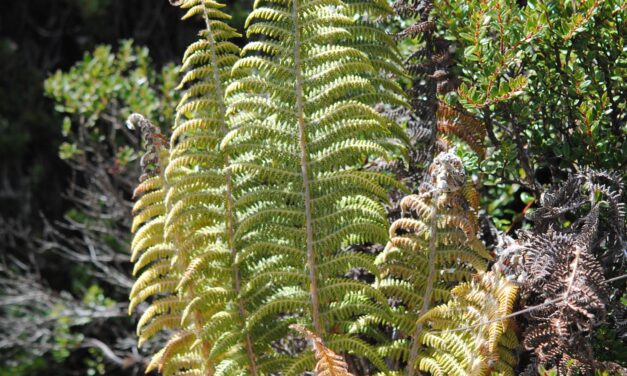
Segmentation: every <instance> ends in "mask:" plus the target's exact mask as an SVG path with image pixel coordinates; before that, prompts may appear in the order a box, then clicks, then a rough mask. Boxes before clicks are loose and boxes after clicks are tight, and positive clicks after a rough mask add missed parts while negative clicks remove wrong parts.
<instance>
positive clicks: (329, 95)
mask: <svg viewBox="0 0 627 376" xmlns="http://www.w3.org/2000/svg"><path fill="white" fill-rule="evenodd" d="M344 6H345V5H344V4H343V3H342V2H340V1H334V0H322V1H300V0H293V1H281V0H278V1H275V0H273V1H263V0H259V1H257V2H256V3H255V6H254V10H253V12H252V13H251V14H250V16H249V17H248V19H247V22H246V24H247V36H248V37H249V38H250V39H251V42H249V43H248V44H247V45H246V47H244V49H243V55H244V57H243V58H242V59H241V60H239V61H238V62H237V63H236V64H235V67H234V76H235V78H236V80H235V81H234V82H233V83H232V84H231V85H229V87H228V89H227V97H228V101H229V110H228V116H229V117H230V119H231V120H232V125H233V129H232V131H231V132H230V133H229V135H227V137H226V138H225V139H224V140H223V143H222V146H223V148H224V150H226V151H227V153H228V154H229V155H231V156H232V157H233V161H232V164H231V167H230V169H231V171H232V172H233V173H234V174H235V175H236V176H237V177H238V178H239V177H240V176H245V177H246V178H245V180H244V178H242V184H241V185H240V186H239V188H238V190H239V193H238V196H237V197H236V199H235V202H234V205H235V207H236V210H237V212H238V213H240V214H239V215H240V219H241V220H240V222H239V226H238V228H237V232H236V235H235V237H236V243H237V248H238V252H239V255H238V260H237V262H238V263H240V264H241V265H243V269H245V271H243V275H242V277H243V280H244V284H243V294H244V296H245V297H246V303H247V304H248V305H247V311H249V312H250V313H251V314H250V316H249V320H248V322H247V330H248V331H249V332H250V333H251V336H252V337H254V338H255V350H256V351H258V352H259V353H261V352H267V353H268V355H267V356H265V357H264V358H263V359H260V360H259V367H260V369H261V370H263V371H264V372H270V371H271V370H272V369H275V368H276V367H278V369H283V370H284V374H299V373H301V372H304V371H305V370H307V369H311V368H313V367H312V366H313V364H314V362H315V360H314V355H313V353H311V352H306V353H304V354H302V355H301V356H297V357H291V356H288V354H275V353H276V352H275V351H273V350H272V348H271V345H272V344H273V343H274V342H275V341H277V340H279V339H281V338H282V337H285V336H286V335H287V333H288V325H289V324H291V323H293V322H300V323H302V324H305V325H306V326H310V327H311V329H312V331H313V333H315V334H316V335H317V336H319V337H322V338H324V339H325V341H326V343H327V345H328V346H329V347H330V348H332V349H333V350H335V351H350V352H353V353H355V354H358V355H360V356H364V357H365V358H367V359H370V361H371V362H372V363H373V364H374V365H375V366H376V367H378V368H380V369H385V368H386V366H385V363H384V362H383V361H382V359H381V358H380V357H379V356H378V354H377V353H376V352H375V351H374V349H373V348H371V347H370V346H369V345H367V344H366V343H365V342H364V341H362V340H360V339H358V338H356V337H354V336H349V335H346V332H347V324H348V321H349V320H350V319H353V318H356V317H359V316H360V315H363V314H364V313H366V312H367V311H368V310H376V309H379V307H380V306H383V305H384V304H385V303H386V301H385V297H384V296H383V295H382V294H381V293H380V292H378V291H377V290H375V289H373V288H372V287H370V286H369V285H368V284H366V283H363V282H360V281H356V280H351V279H347V278H345V277H344V274H345V273H346V272H347V271H349V270H350V269H351V268H354V267H364V268H366V269H370V270H371V271H373V272H374V271H375V270H374V268H372V259H371V257H369V256H366V255H362V254H357V253H354V252H351V251H349V250H347V249H346V246H348V245H350V244H358V243H365V242H382V241H384V240H385V239H386V231H385V228H386V226H387V224H386V222H387V219H386V213H385V210H384V208H383V205H382V203H383V202H385V201H386V200H387V194H386V190H385V189H384V187H383V186H382V185H384V184H392V183H393V180H392V179H390V178H388V177H386V176H384V175H382V174H378V173H371V172H366V171H361V170H359V169H357V168H356V167H358V166H360V165H362V164H363V162H364V161H365V160H366V159H367V158H368V157H370V156H375V157H383V158H386V157H387V155H388V150H387V149H386V147H385V146H383V145H382V143H379V142H375V141H373V140H375V139H384V138H389V137H390V135H391V130H390V126H391V124H390V122H389V121H388V120H387V119H386V118H385V117H383V116H381V115H379V114H378V113H377V112H375V111H374V110H373V108H372V106H371V104H372V102H373V98H374V97H376V93H377V90H376V89H375V88H374V86H373V85H372V81H371V80H372V77H373V75H374V74H375V71H374V69H373V67H372V65H371V64H370V61H369V60H368V56H367V55H366V54H364V53H363V52H362V51H360V50H358V49H356V48H353V47H351V44H353V39H352V35H351V33H350V32H349V31H348V30H347V28H348V27H350V26H351V25H352V23H353V21H352V19H351V18H350V17H348V16H346V15H345V14H344V13H343V7H344ZM377 306H379V307H377Z"/></svg>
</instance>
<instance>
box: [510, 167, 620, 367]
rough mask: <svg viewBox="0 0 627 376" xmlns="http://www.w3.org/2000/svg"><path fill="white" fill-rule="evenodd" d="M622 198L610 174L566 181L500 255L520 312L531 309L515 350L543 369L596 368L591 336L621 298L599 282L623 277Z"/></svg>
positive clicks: (617, 178) (595, 173) (614, 289)
mask: <svg viewBox="0 0 627 376" xmlns="http://www.w3.org/2000/svg"><path fill="white" fill-rule="evenodd" d="M622 195H623V188H622V183H621V180H620V176H619V175H618V174H615V173H607V172H599V171H584V172H580V173H577V174H574V175H572V176H570V177H569V179H568V180H567V181H566V182H565V183H564V184H563V185H562V186H561V187H559V188H557V189H555V190H553V191H550V192H547V193H545V194H544V195H543V197H542V199H541V207H539V208H538V209H537V210H535V212H533V213H532V214H531V215H530V216H529V217H530V219H531V220H532V221H534V224H535V227H534V230H533V231H529V232H523V233H522V234H520V235H521V240H520V241H519V242H518V243H514V244H512V245H510V247H508V249H507V252H505V255H506V257H507V259H508V260H507V261H505V262H502V264H508V267H510V268H511V270H517V272H518V274H519V279H520V280H521V281H523V285H522V288H521V292H522V296H523V299H524V300H525V302H526V308H527V309H529V308H533V309H532V310H531V311H530V313H529V314H528V315H527V320H528V325H527V330H526V331H525V333H524V341H523V344H524V346H525V347H526V349H527V350H531V351H533V353H534V355H535V357H536V360H535V361H537V363H539V364H540V365H542V366H544V367H545V368H547V369H548V368H553V367H556V368H557V369H558V372H559V373H560V374H564V375H574V374H584V375H587V374H592V372H593V370H594V368H595V365H596V364H597V363H596V361H595V359H594V355H593V349H592V335H593V334H594V330H595V329H596V328H597V327H598V325H599V324H600V323H602V322H604V320H605V319H606V316H607V313H608V312H609V311H610V310H611V309H612V306H615V305H620V304H621V303H620V296H622V294H623V292H624V286H611V285H610V284H608V283H607V281H606V278H607V277H608V276H615V275H616V274H617V273H619V274H622V273H623V272H624V254H623V252H624V251H623V250H624V244H625V240H624V233H625V214H624V204H623V203H622V201H621V200H622ZM517 259H518V260H519V261H518V262H516V261H515V260H517ZM516 263H517V264H518V266H515V264H516ZM621 270H622V271H621ZM622 284H623V285H624V282H622ZM547 302H548V304H547ZM617 329H619V328H617ZM532 368H533V367H532ZM530 372H531V371H530Z"/></svg>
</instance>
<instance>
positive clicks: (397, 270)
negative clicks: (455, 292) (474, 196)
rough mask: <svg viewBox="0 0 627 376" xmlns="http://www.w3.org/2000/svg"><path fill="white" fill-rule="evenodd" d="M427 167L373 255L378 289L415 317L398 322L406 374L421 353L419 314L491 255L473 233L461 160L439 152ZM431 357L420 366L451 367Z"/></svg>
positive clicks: (474, 219)
mask: <svg viewBox="0 0 627 376" xmlns="http://www.w3.org/2000/svg"><path fill="white" fill-rule="evenodd" d="M429 173H430V180H429V181H428V182H427V183H425V184H424V185H423V186H422V187H421V193H419V194H415V195H410V196H407V197H405V198H404V199H403V200H401V204H400V207H401V209H402V211H403V213H404V217H403V218H401V219H398V220H397V221H395V222H394V223H393V224H392V225H391V226H390V241H389V243H388V245H387V246H386V248H385V250H384V251H383V252H382V253H381V254H379V255H378V256H377V260H376V263H377V264H378V265H380V268H381V272H382V274H383V277H384V278H383V279H382V280H381V281H378V282H377V285H378V287H379V289H381V290H382V291H383V292H384V293H386V295H387V296H388V297H390V298H393V299H394V300H396V301H398V302H399V304H400V305H399V307H404V309H399V310H397V311H396V312H397V314H400V315H403V316H406V317H410V318H411V319H412V320H413V323H414V324H413V325H412V327H411V328H402V330H404V335H406V336H408V337H409V338H411V342H407V344H408V345H409V346H410V349H409V357H408V366H407V369H408V374H410V375H413V374H414V373H415V368H414V365H419V364H420V363H419V362H418V359H419V358H420V356H422V355H420V354H419V353H420V351H421V342H420V341H421V338H423V336H424V331H423V322H422V321H418V319H419V318H420V317H422V316H423V315H425V314H426V313H427V311H428V310H429V309H430V308H431V307H432V306H433V304H437V303H441V302H445V301H447V300H448V299H449V298H450V293H449V291H450V290H449V289H450V286H451V285H455V284H458V283H460V282H463V281H464V280H467V279H468V278H469V277H470V275H471V274H472V273H473V272H475V271H477V270H485V269H486V268H487V260H489V259H490V254H489V253H488V251H487V250H486V249H485V247H484V246H483V244H482V243H481V241H479V240H478V239H477V237H476V234H477V230H478V220H477V217H476V212H475V211H472V210H470V209H471V205H470V203H469V202H468V201H467V200H466V198H465V194H464V193H465V191H466V190H467V189H464V187H465V183H466V179H465V172H464V168H463V165H462V163H461V160H460V159H459V158H458V157H457V156H454V155H452V154H450V153H442V154H440V155H439V156H438V157H436V158H435V159H434V162H433V164H432V165H431V167H430V169H429ZM397 322H399V323H400V322H402V321H401V320H397ZM399 329H401V328H399ZM407 329H410V330H409V331H407ZM430 362H431V361H425V363H424V367H429V368H432V369H431V371H433V372H435V373H441V372H444V374H446V372H449V371H451V372H452V371H453V370H452V369H448V371H446V370H445V371H443V370H440V369H436V368H433V367H434V366H433V365H431V363H430Z"/></svg>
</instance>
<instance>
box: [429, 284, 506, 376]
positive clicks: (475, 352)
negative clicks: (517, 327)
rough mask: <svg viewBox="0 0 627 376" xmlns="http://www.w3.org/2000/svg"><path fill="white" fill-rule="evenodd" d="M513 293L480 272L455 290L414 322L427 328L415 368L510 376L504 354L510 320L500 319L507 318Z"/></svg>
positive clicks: (462, 373) (431, 370) (445, 372)
mask: <svg viewBox="0 0 627 376" xmlns="http://www.w3.org/2000/svg"><path fill="white" fill-rule="evenodd" d="M517 291H518V287H517V286H516V285H515V284H514V283H513V282H510V281H508V280H507V279H505V278H504V277H502V276H499V275H497V274H495V273H494V272H489V273H483V272H480V273H479V274H477V275H476V276H475V277H474V278H473V280H472V281H471V282H466V283H463V284H461V285H458V286H457V287H455V288H454V289H453V290H452V291H451V294H452V299H451V300H450V301H449V302H448V303H447V304H444V305H440V306H437V307H434V308H432V309H431V310H429V311H428V312H427V313H426V314H424V315H423V316H422V317H420V319H419V322H422V323H425V324H427V325H428V327H429V328H430V329H427V330H426V332H424V335H423V337H422V339H421V341H422V343H423V344H424V345H425V349H424V350H423V351H424V354H425V355H420V356H419V361H418V362H419V363H418V368H419V369H420V370H422V371H426V372H433V371H435V373H441V372H444V374H458V375H464V376H465V375H477V376H479V375H495V374H498V375H513V374H514V369H513V367H514V366H515V365H516V359H515V358H514V357H512V355H511V352H510V351H509V349H511V347H512V343H511V339H512V338H514V339H515V338H516V336H515V333H514V328H513V326H512V321H511V319H501V318H504V317H507V316H508V315H509V314H511V312H512V307H513V304H514V301H515V300H516V297H517ZM514 346H515V344H514ZM503 350H506V351H503ZM501 355H504V358H503V359H501Z"/></svg>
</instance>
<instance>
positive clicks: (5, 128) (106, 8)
mask: <svg viewBox="0 0 627 376" xmlns="http://www.w3.org/2000/svg"><path fill="white" fill-rule="evenodd" d="M250 6H251V4H249V2H246V1H244V2H242V1H239V2H238V4H237V5H236V6H233V5H232V8H231V9H230V13H231V14H233V15H234V22H235V23H236V24H238V25H241V24H243V20H244V16H245V11H244V9H245V8H246V7H250ZM180 16H181V14H180V11H178V10H177V9H176V8H174V7H172V6H171V5H170V4H169V2H168V1H167V0H160V1H155V0H20V1H2V2H0V375H20V374H38V373H40V372H41V370H42V368H43V367H45V370H46V371H45V372H46V373H47V374H59V375H73V374H76V375H85V374H105V373H106V374H143V370H142V368H143V366H144V362H145V359H144V356H143V355H142V353H141V351H140V350H138V349H137V348H136V346H135V342H136V339H135V335H134V321H135V318H129V317H128V316H127V314H126V312H125V310H126V303H125V302H126V301H127V294H128V287H129V286H125V284H127V283H130V279H128V278H129V277H130V270H131V267H130V264H129V263H128V262H127V259H128V256H127V255H128V250H127V247H128V245H127V244H128V239H129V234H128V227H127V226H128V223H129V221H130V216H129V213H130V208H129V207H128V205H129V202H130V192H131V187H132V185H134V184H135V182H136V181H137V180H136V179H137V174H138V168H137V164H138V163H137V162H138V157H137V155H135V154H133V150H130V151H129V152H128V153H126V151H127V150H123V149H119V150H114V149H115V147H116V146H119V145H124V144H130V145H134V146H136V148H137V147H139V140H138V139H136V138H135V137H134V135H133V134H130V133H128V132H126V136H128V137H127V138H126V139H124V140H122V141H121V138H120V137H121V136H119V135H120V134H122V136H124V134H123V133H124V132H121V131H120V130H121V129H122V128H123V123H122V121H123V116H120V115H124V114H126V112H128V111H131V110H132V111H147V110H146V109H145V108H141V107H145V104H144V103H146V104H148V105H152V104H157V105H158V104H159V103H161V101H162V100H163V101H164V102H163V103H166V102H167V101H169V102H168V104H171V103H173V102H172V98H164V97H163V94H164V93H165V92H166V91H167V90H171V89H172V88H171V87H164V86H167V85H163V84H164V82H165V83H173V82H175V81H176V77H175V70H174V69H173V67H171V66H168V64H170V65H171V63H175V64H176V63H178V62H179V60H180V56H182V53H183V51H184V49H185V47H186V46H187V45H188V44H189V43H190V42H191V41H193V40H194V38H195V36H196V33H197V27H196V26H197V25H194V23H183V22H180V20H179V18H180ZM128 39H132V40H133V41H134V42H133V46H137V47H136V48H133V47H129V49H128V51H132V53H131V55H130V56H129V57H128V61H124V62H117V64H118V65H117V67H118V68H111V69H118V70H117V73H119V75H120V76H119V77H118V79H120V80H122V79H123V78H124V77H126V76H125V75H131V74H137V75H139V76H141V77H144V76H145V77H148V79H149V84H148V86H147V87H143V89H142V90H148V91H149V92H150V93H151V97H150V98H149V99H145V101H144V102H142V100H141V98H142V94H140V93H138V94H137V95H136V97H137V98H139V99H138V100H136V101H135V102H132V100H131V99H132V98H133V93H132V91H133V90H135V89H136V88H137V87H139V88H142V83H141V82H139V83H138V84H137V85H136V86H132V85H131V86H130V87H128V88H119V87H117V86H115V85H118V84H119V82H107V83H105V84H103V85H101V86H102V90H100V89H96V90H95V91H94V92H93V93H89V92H88V91H85V90H83V89H81V88H79V87H73V88H72V90H67V89H64V87H63V86H62V85H70V86H71V85H72V84H75V83H76V80H83V81H81V83H82V84H84V87H88V86H89V80H90V79H93V86H94V87H96V84H97V83H98V82H97V81H102V82H105V78H107V77H104V75H105V74H104V73H99V72H97V71H95V70H91V71H89V62H90V61H94V59H98V58H101V59H105V60H106V59H109V60H110V61H109V63H110V64H111V66H112V67H115V66H116V62H115V61H111V60H122V59H121V58H120V55H119V54H118V55H115V53H116V51H118V50H119V49H120V48H124V46H125V45H127V46H129V44H128V42H124V41H125V40H128ZM99 45H110V46H111V49H110V50H109V49H106V48H104V49H102V50H101V51H100V53H101V56H100V57H94V56H92V55H89V56H88V55H86V54H88V53H90V52H91V51H94V49H95V48H96V47H97V46H99ZM140 46H141V47H147V49H148V51H149V53H148V52H147V51H144V50H141V49H140V48H139V47H140ZM125 51H126V50H125ZM143 54H149V58H148V57H147V56H143ZM144 58H146V59H147V60H145V64H144V63H143V62H142V61H143V60H142V59H144ZM81 60H83V61H85V67H84V70H83V68H81V69H79V70H78V71H77V72H76V75H75V76H72V75H69V76H68V77H66V78H64V79H65V80H66V82H63V79H61V78H60V79H59V80H57V81H56V82H53V83H52V85H51V87H48V88H47V91H48V93H47V94H45V89H44V81H45V80H46V79H47V78H48V77H50V76H51V75H52V74H53V73H54V72H56V71H59V70H61V71H64V72H66V71H68V70H69V69H70V68H71V67H72V66H73V65H74V64H75V63H76V62H77V61H81ZM164 67H166V69H165V70H163V74H164V75H165V74H166V73H167V74H169V75H170V76H169V77H165V78H164V77H160V76H159V75H160V73H156V72H161V69H162V68H164ZM100 74H102V75H103V77H99V75H100ZM90 75H91V76H90ZM173 75H174V76H173ZM67 81H69V82H67ZM54 85H57V86H54ZM107 85H109V86H107ZM144 86H145V85H144ZM170 86H171V85H170ZM162 89H163V90H162ZM151 90H152V91H151ZM153 92H154V93H153ZM61 93H63V94H61ZM66 93H69V94H68V95H67V96H64V95H65V94H66ZM87 93H89V94H90V95H93V99H94V101H103V100H108V99H111V102H110V103H109V102H108V103H105V104H103V105H102V106H94V107H102V108H100V109H99V110H101V112H99V113H97V114H96V113H94V112H93V108H91V107H90V106H83V108H81V107H78V106H77V107H72V106H68V105H67V103H68V101H72V100H76V99H80V98H79V97H80V96H85V95H86V94H87ZM112 94H115V98H107V96H109V97H113V95H112ZM71 95H74V96H76V97H75V98H71ZM83 99H86V98H83ZM55 101H56V105H55ZM64 101H65V102H66V103H65V106H63V104H64ZM88 101H89V100H87V102H88ZM126 102H129V103H128V104H127V103H126ZM84 107H88V108H84ZM138 107H139V108H138ZM90 111H92V112H90ZM112 114H113V117H114V118H115V119H112V121H111V122H110V123H107V122H106V121H103V120H102V119H99V118H98V119H97V121H96V122H95V123H94V124H91V123H90V122H89V119H86V117H89V115H98V116H101V115H102V116H103V117H104V115H112ZM98 116H96V118H97V117H98ZM156 120H161V123H162V124H161V125H164V126H165V125H166V122H167V121H168V119H167V117H166V118H163V119H156ZM89 127H93V128H89ZM85 129H90V130H89V134H91V135H93V134H94V132H93V131H94V130H96V129H97V130H100V131H101V133H100V137H104V138H105V139H107V141H110V142H111V145H112V148H108V149H107V148H105V149H98V148H97V145H99V144H102V139H101V138H98V137H96V138H95V139H91V138H89V137H87V139H81V136H80V134H81V130H83V131H84V130H85ZM114 129H116V130H117V132H118V133H117V135H116V136H114V137H113V138H114V139H111V137H110V136H111V134H112V133H107V132H105V131H107V130H114ZM68 140H73V141H75V143H73V144H72V145H76V147H77V148H78V149H77V150H80V149H81V148H84V150H81V153H80V156H84V157H85V158H66V160H63V159H62V158H61V157H60V146H62V145H65V144H64V141H68ZM129 140H132V141H133V142H129ZM117 143H119V145H116V144H117ZM64 150H65V151H66V152H67V150H66V149H65V148H64V147H61V151H62V152H61V154H63V151H64ZM83 152H84V153H83ZM124 153H126V154H124ZM129 153H130V154H129ZM121 155H126V157H128V159H129V161H130V164H129V165H128V166H122V168H120V169H119V170H118V169H117V168H118V167H119V166H118V165H119V164H120V160H122V158H121ZM129 161H126V162H129ZM112 166H113V167H116V169H115V170H112V169H111V167H112ZM124 167H126V168H124ZM98 169H101V170H105V171H104V173H102V174H101V175H99V174H96V173H95V171H97V170H98ZM96 175H97V176H96ZM89 193H92V194H89ZM98 195H100V196H101V199H99V200H98V198H97V197H96V196H98ZM94 200H96V201H94ZM120 218H124V220H120ZM103 229H104V231H102V230H103ZM94 243H95V244H94ZM90 244H91V245H90ZM92 247H93V248H92ZM87 250H90V251H93V252H92V253H91V256H88V255H87V256H86V253H88V252H89V251H87ZM106 275H109V276H111V275H113V276H116V282H114V283H109V282H106V278H105V277H106Z"/></svg>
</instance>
